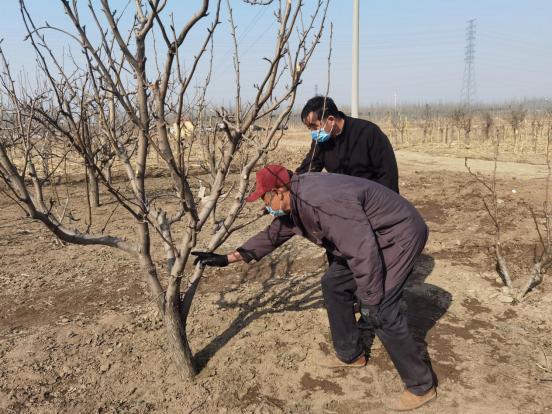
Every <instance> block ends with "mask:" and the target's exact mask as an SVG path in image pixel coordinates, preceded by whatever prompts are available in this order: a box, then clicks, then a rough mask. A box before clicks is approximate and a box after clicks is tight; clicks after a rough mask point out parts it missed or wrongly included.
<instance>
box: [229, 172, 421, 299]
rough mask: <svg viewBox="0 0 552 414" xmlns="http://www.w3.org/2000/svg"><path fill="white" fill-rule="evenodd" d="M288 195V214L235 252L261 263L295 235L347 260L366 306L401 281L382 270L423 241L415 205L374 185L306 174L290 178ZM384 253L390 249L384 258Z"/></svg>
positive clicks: (355, 180) (358, 179)
mask: <svg viewBox="0 0 552 414" xmlns="http://www.w3.org/2000/svg"><path fill="white" fill-rule="evenodd" d="M291 193H292V194H291V214H290V215H289V216H285V217H280V218H277V219H274V220H273V221H272V223H271V224H270V226H268V227H267V228H266V229H264V230H263V231H261V232H260V233H258V234H257V235H255V236H253V237H252V238H250V239H249V240H248V241H246V242H245V243H244V244H243V245H242V246H241V247H240V248H238V249H237V250H238V251H239V252H240V254H241V256H242V257H243V258H244V260H245V261H246V262H249V261H251V260H260V259H262V258H263V257H264V256H266V255H267V254H269V253H271V252H272V251H273V250H275V249H276V248H277V247H278V246H280V245H282V244H283V243H284V242H286V241H287V240H289V239H290V238H291V237H293V236H294V235H301V236H303V237H306V238H307V239H309V240H310V241H312V242H314V243H316V244H317V245H319V246H322V247H324V248H325V249H326V250H327V251H328V252H329V253H331V254H332V255H334V256H335V257H338V258H341V259H343V260H346V261H347V264H348V266H349V268H350V269H351V271H352V272H353V274H354V276H355V280H356V284H357V291H356V295H357V297H358V298H359V299H360V300H361V301H362V302H363V303H365V304H366V305H375V304H378V303H379V302H380V301H381V299H382V297H383V294H384V291H385V290H387V289H389V288H393V287H395V286H396V285H398V284H399V283H401V282H402V280H389V279H387V280H386V278H394V277H397V278H399V277H401V278H403V279H404V277H405V275H400V274H396V273H393V272H387V271H386V269H389V268H392V267H393V265H394V262H398V261H399V260H400V258H401V255H402V254H403V253H405V254H406V252H407V251H408V249H410V247H409V246H412V245H414V244H416V245H418V246H420V245H421V246H422V248H423V245H424V244H425V241H426V240H427V234H428V229H427V226H426V224H425V222H424V220H423V218H422V217H421V216H420V214H419V213H418V211H417V210H416V209H415V208H414V206H413V205H412V204H410V203H409V202H408V201H407V200H406V199H404V198H403V197H401V196H400V195H398V194H397V193H395V192H393V191H391V190H389V189H388V188H386V187H384V186H382V185H380V184H378V183H375V182H373V181H370V180H365V179H363V178H358V177H350V176H347V175H342V174H329V173H307V174H301V175H294V176H293V177H292V179H291ZM413 241H414V242H416V243H413ZM385 249H389V250H387V251H386V252H385V255H384V254H382V251H383V250H385ZM420 251H421V249H420ZM384 256H385V258H386V259H385V263H384V259H383V257H384Z"/></svg>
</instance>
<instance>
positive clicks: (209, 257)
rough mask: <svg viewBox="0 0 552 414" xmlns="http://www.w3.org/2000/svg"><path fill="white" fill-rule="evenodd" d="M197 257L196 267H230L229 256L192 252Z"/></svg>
mask: <svg viewBox="0 0 552 414" xmlns="http://www.w3.org/2000/svg"><path fill="white" fill-rule="evenodd" d="M192 255H194V256H196V258H195V260H194V265H196V264H198V263H200V264H201V265H202V266H214V267H225V266H228V256H226V255H222V254H216V253H209V252H192Z"/></svg>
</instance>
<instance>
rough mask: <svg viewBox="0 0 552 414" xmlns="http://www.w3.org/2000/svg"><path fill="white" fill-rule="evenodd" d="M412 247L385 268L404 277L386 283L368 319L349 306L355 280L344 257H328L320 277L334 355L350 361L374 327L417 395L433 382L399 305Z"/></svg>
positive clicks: (409, 265)
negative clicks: (391, 284)
mask: <svg viewBox="0 0 552 414" xmlns="http://www.w3.org/2000/svg"><path fill="white" fill-rule="evenodd" d="M423 244H425V240H424V241H423ZM412 248H413V249H414V251H412V252H410V253H411V254H408V252H405V253H406V254H405V255H403V256H402V258H401V260H400V262H401V263H394V264H393V265H392V266H390V268H388V269H387V272H389V271H399V272H403V273H404V278H403V279H402V281H400V282H399V284H397V285H396V286H392V287H389V288H388V287H387V286H386V289H385V296H384V298H383V300H382V301H381V303H380V305H379V310H378V312H377V314H376V316H375V317H374V318H373V320H371V321H366V320H364V319H363V318H361V319H360V320H359V321H358V322H357V320H356V317H355V313H354V308H353V305H354V302H355V300H356V298H355V290H356V283H355V280H354V277H353V273H352V272H351V270H350V269H349V267H348V266H347V263H346V262H345V261H342V260H340V259H336V258H333V257H330V256H329V257H328V259H329V260H330V267H329V269H328V271H327V272H326V274H325V275H324V276H323V277H322V292H323V294H324V301H325V303H326V309H327V311H328V319H329V322H330V331H331V334H332V340H333V344H334V348H335V351H336V354H337V356H338V357H339V358H340V359H341V360H343V361H344V362H351V361H354V360H355V359H356V358H358V357H359V356H360V355H361V354H363V353H364V344H363V340H362V338H363V336H367V335H366V334H367V331H374V332H375V334H376V335H377V336H378V338H379V339H380V340H381V342H382V343H383V346H384V347H385V349H386V350H387V352H388V353H389V356H390V357H391V360H392V361H393V364H394V365H395V368H396V369H397V371H398V373H399V375H400V376H401V378H402V380H403V382H404V384H405V385H406V387H407V388H408V389H409V390H410V391H411V392H412V393H414V394H417V395H421V394H423V393H425V392H426V391H427V390H429V389H430V388H431V387H432V386H433V376H432V372H431V369H430V367H429V365H428V363H427V361H426V360H425V358H424V351H423V348H422V346H421V345H420V344H419V343H417V342H416V341H415V340H414V337H413V336H412V334H411V333H410V330H409V328H408V325H407V319H406V316H405V315H404V314H403V311H402V309H401V298H402V293H403V290H404V284H405V282H406V280H407V278H408V275H409V274H410V272H411V270H412V267H413V265H414V261H415V258H416V257H417V256H418V255H419V253H420V252H421V249H420V247H419V246H412ZM421 248H423V246H422V247H421ZM417 250H419V251H417ZM383 256H384V255H383ZM394 280H397V279H396V278H394ZM399 280H400V279H399Z"/></svg>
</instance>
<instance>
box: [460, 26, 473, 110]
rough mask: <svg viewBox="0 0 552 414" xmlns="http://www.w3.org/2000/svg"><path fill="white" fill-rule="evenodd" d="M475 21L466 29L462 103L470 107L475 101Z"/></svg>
mask: <svg viewBox="0 0 552 414" xmlns="http://www.w3.org/2000/svg"><path fill="white" fill-rule="evenodd" d="M474 59H475V19H471V20H468V27H467V28H466V52H465V56H464V64H465V66H464V78H463V80H462V92H461V95H462V98H461V99H462V103H464V104H465V105H467V106H470V105H471V104H472V102H473V101H474V100H475V68H474V63H473V62H474Z"/></svg>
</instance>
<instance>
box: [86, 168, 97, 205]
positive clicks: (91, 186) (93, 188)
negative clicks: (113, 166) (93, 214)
mask: <svg viewBox="0 0 552 414" xmlns="http://www.w3.org/2000/svg"><path fill="white" fill-rule="evenodd" d="M86 173H87V174H88V192H89V194H90V204H91V205H92V206H93V207H99V206H100V185H99V182H98V177H97V176H96V173H95V171H94V170H93V169H92V168H86Z"/></svg>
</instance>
